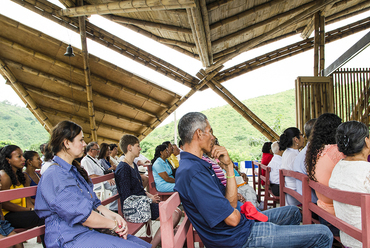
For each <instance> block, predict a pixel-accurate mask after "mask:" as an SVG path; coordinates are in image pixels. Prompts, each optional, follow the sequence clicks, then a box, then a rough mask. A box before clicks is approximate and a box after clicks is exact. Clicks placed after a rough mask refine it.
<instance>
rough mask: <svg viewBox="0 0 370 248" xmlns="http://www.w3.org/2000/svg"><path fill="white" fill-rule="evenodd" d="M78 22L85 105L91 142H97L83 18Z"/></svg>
mask: <svg viewBox="0 0 370 248" xmlns="http://www.w3.org/2000/svg"><path fill="white" fill-rule="evenodd" d="M82 4H83V0H79V5H82ZM78 21H79V24H80V35H81V45H82V57H83V61H84V72H85V82H86V95H87V105H88V108H89V116H90V129H91V135H92V139H93V141H97V140H98V135H97V133H96V123H95V113H94V102H93V98H92V86H91V79H90V65H89V54H88V51H87V42H86V21H85V16H79V17H78Z"/></svg>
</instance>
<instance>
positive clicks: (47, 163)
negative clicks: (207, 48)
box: [40, 161, 55, 175]
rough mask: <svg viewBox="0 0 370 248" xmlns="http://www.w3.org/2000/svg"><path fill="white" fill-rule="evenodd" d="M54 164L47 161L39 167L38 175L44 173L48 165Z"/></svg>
mask: <svg viewBox="0 0 370 248" xmlns="http://www.w3.org/2000/svg"><path fill="white" fill-rule="evenodd" d="M54 163H55V162H54V161H48V162H44V163H43V164H42V166H41V170H40V174H41V175H42V174H44V172H45V171H46V169H47V168H49V167H50V165H52V164H54Z"/></svg>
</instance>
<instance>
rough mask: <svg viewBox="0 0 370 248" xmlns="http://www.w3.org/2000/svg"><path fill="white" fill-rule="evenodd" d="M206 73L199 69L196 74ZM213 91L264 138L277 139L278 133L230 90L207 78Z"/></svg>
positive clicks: (199, 75) (200, 76)
mask: <svg viewBox="0 0 370 248" xmlns="http://www.w3.org/2000/svg"><path fill="white" fill-rule="evenodd" d="M205 75H206V74H205V72H204V70H201V71H200V72H199V73H198V74H197V76H198V77H199V78H202V77H204V76H205ZM206 84H207V85H208V87H209V88H211V89H212V90H213V91H214V92H215V93H217V94H218V95H219V96H221V98H222V99H224V100H225V101H226V102H227V103H228V104H230V106H231V107H232V108H234V109H235V110H236V111H237V112H238V113H239V114H241V115H242V116H243V117H244V118H245V119H246V120H247V121H248V122H249V123H250V124H251V125H252V126H253V127H254V128H256V129H257V130H258V131H260V132H261V133H262V134H263V135H264V136H265V137H266V138H268V139H269V140H271V141H275V140H279V135H277V134H276V133H275V131H274V130H272V129H271V128H270V127H269V126H268V125H267V124H266V123H264V122H263V121H262V120H261V119H260V118H258V116H256V115H255V114H254V113H253V112H252V111H251V110H250V109H248V108H247V106H245V105H244V104H243V103H242V102H241V101H239V100H238V99H237V98H236V97H235V96H234V95H233V94H231V92H230V91H228V90H227V89H226V88H225V87H223V86H222V85H221V84H220V83H218V82H217V81H216V80H215V79H212V80H209V81H207V83H206Z"/></svg>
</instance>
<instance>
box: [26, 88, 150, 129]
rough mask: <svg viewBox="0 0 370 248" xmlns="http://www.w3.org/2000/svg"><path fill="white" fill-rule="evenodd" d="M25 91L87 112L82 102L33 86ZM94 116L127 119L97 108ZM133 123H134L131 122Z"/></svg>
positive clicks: (86, 107) (85, 105)
mask: <svg viewBox="0 0 370 248" xmlns="http://www.w3.org/2000/svg"><path fill="white" fill-rule="evenodd" d="M25 88H26V89H27V91H29V92H32V93H34V94H37V95H40V97H42V96H44V97H47V98H50V99H52V100H55V101H58V102H62V103H65V104H68V105H70V106H71V107H74V106H76V107H78V108H81V109H83V110H85V111H87V112H88V111H89V109H88V106H87V104H86V103H83V102H80V101H77V100H75V99H71V98H69V97H65V96H60V95H58V94H55V93H52V92H50V91H46V90H43V89H40V88H37V87H34V86H31V85H26V87H25ZM94 109H95V114H96V115H98V114H100V115H102V116H104V115H109V116H112V117H115V118H119V119H122V120H126V119H128V118H127V117H122V116H121V115H119V114H117V113H113V112H110V111H107V110H103V109H100V108H97V107H95V108H94ZM132 123H134V122H132ZM136 123H138V124H140V122H138V121H136ZM141 126H148V125H147V124H143V123H142V125H141Z"/></svg>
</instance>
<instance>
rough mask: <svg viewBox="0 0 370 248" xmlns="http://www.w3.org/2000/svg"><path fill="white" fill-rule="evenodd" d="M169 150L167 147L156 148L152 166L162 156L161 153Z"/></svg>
mask: <svg viewBox="0 0 370 248" xmlns="http://www.w3.org/2000/svg"><path fill="white" fill-rule="evenodd" d="M166 149H167V146H166V145H159V146H157V147H156V148H155V153H154V158H153V159H152V161H151V162H152V164H154V162H155V161H156V160H157V159H158V158H159V157H160V156H161V152H163V151H164V150H166Z"/></svg>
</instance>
